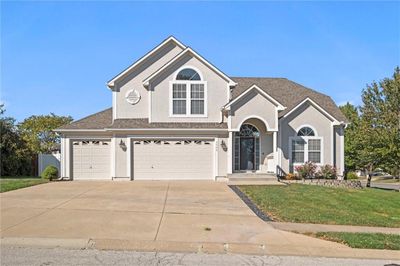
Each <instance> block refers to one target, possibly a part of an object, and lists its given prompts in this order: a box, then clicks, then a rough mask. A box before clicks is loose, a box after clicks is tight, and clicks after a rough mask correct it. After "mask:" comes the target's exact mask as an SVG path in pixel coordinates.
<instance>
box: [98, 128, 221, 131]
mask: <svg viewBox="0 0 400 266" xmlns="http://www.w3.org/2000/svg"><path fill="white" fill-rule="evenodd" d="M105 130H106V131H222V132H224V131H226V132H228V129H227V128H216V129H212V128H106V129H105Z"/></svg>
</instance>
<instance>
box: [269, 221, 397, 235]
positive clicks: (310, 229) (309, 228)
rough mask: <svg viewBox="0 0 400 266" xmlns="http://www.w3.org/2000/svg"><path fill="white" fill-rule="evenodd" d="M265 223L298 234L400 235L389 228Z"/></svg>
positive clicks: (395, 230) (394, 229) (395, 229)
mask: <svg viewBox="0 0 400 266" xmlns="http://www.w3.org/2000/svg"><path fill="white" fill-rule="evenodd" d="M267 223H268V224H270V225H272V226H273V227H274V228H276V229H279V230H285V231H292V232H299V233H318V232H350V233H383V234H397V235H400V228H391V227H372V226H354V225H332V224H306V223H287V222H267Z"/></svg>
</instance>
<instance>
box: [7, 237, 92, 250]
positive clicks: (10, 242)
mask: <svg viewBox="0 0 400 266" xmlns="http://www.w3.org/2000/svg"><path fill="white" fill-rule="evenodd" d="M0 244H1V245H5V246H16V247H43V248H58V247H59V248H66V249H88V248H92V247H93V242H92V241H91V240H90V239H73V238H65V239H64V238H22V237H3V238H1V239H0Z"/></svg>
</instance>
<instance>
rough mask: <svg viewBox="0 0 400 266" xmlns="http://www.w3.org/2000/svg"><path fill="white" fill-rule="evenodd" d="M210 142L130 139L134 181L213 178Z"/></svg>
mask: <svg viewBox="0 0 400 266" xmlns="http://www.w3.org/2000/svg"><path fill="white" fill-rule="evenodd" d="M213 146H214V145H213V141H206V140H137V141H133V178H134V179H136V180H141V179H145V180H167V179H171V180H179V179H182V180H183V179H208V180H210V179H213V178H214V177H213V165H214V164H213V160H214V155H213Z"/></svg>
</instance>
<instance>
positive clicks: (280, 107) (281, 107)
mask: <svg viewBox="0 0 400 266" xmlns="http://www.w3.org/2000/svg"><path fill="white" fill-rule="evenodd" d="M253 89H255V90H257V91H258V92H259V93H260V94H261V95H263V96H265V97H266V98H267V99H269V100H270V101H271V102H272V103H273V104H274V105H275V106H276V107H277V109H278V111H282V110H285V109H286V107H285V106H283V105H282V104H281V103H280V102H278V101H277V100H275V98H273V97H272V96H271V95H269V94H268V93H266V92H265V91H263V90H262V89H260V87H258V86H257V85H255V84H253V85H252V86H250V88H248V89H247V90H245V91H244V92H242V93H241V94H240V95H239V96H238V97H236V99H234V100H233V101H231V102H229V103H227V104H226V105H225V106H224V107H223V108H225V109H228V108H229V107H230V106H231V105H232V104H234V103H236V102H237V101H239V100H240V99H241V98H243V97H244V96H245V95H246V94H247V93H249V92H250V91H252V90H253Z"/></svg>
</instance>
